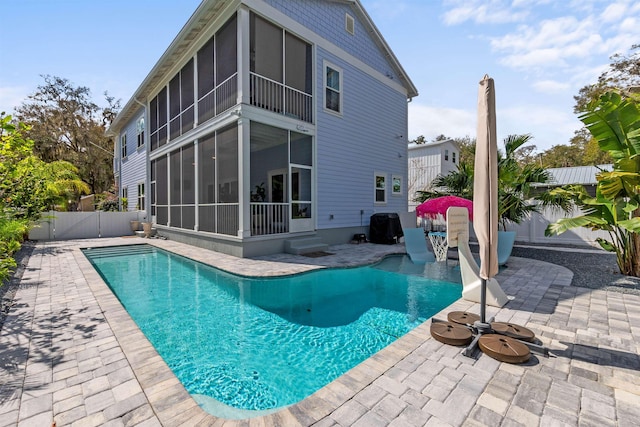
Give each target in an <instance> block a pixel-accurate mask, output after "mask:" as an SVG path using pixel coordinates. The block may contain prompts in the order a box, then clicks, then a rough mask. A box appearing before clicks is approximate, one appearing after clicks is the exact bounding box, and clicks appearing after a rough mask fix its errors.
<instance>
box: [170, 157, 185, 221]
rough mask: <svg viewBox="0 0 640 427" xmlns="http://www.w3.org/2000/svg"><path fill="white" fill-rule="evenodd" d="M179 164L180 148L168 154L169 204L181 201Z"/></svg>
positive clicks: (176, 203)
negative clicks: (169, 177)
mask: <svg viewBox="0 0 640 427" xmlns="http://www.w3.org/2000/svg"><path fill="white" fill-rule="evenodd" d="M180 164H181V161H180V150H176V151H174V152H173V153H171V155H170V156H169V171H170V172H171V175H170V176H171V191H170V193H169V201H170V204H171V205H179V204H180V203H181V201H182V194H181V188H180V181H181V180H180V174H181V172H180ZM172 214H173V211H172ZM171 222H172V223H173V217H172V218H171Z"/></svg>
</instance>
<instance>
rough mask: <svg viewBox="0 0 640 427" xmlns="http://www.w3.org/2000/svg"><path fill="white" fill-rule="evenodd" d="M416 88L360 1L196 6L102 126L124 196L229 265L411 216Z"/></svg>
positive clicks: (176, 235)
mask: <svg viewBox="0 0 640 427" xmlns="http://www.w3.org/2000/svg"><path fill="white" fill-rule="evenodd" d="M415 96H417V90H416V88H415V87H414V85H413V83H412V82H411V80H410V79H409V77H408V76H407V74H406V73H405V71H404V70H403V68H402V67H401V66H400V64H399V63H398V60H397V59H396V57H395V56H394V54H393V52H392V51H391V49H390V48H389V46H388V45H387V43H386V42H385V40H384V39H383V37H382V35H381V34H380V33H379V31H378V29H377V28H376V26H375V25H374V24H373V22H372V21H371V19H370V17H369V15H368V14H367V12H366V11H365V10H364V8H363V7H362V5H361V4H360V1H358V0H297V1H290V0H204V1H203V2H202V3H201V4H200V6H199V7H198V8H197V10H196V11H195V12H194V14H193V15H192V17H191V18H190V19H189V21H188V22H187V23H186V24H185V26H184V27H183V28H182V30H181V31H180V33H179V34H178V35H177V37H176V38H175V39H174V41H173V42H172V43H171V45H170V46H169V47H168V48H167V50H166V52H165V53H164V54H163V55H162V57H161V58H160V59H159V61H158V62H157V64H156V65H155V66H154V67H153V69H152V70H151V71H150V73H149V75H148V76H147V77H146V78H145V80H144V81H143V82H142V84H141V85H140V86H139V88H138V89H137V90H136V91H135V93H134V95H133V97H132V98H131V100H129V101H128V102H127V104H126V105H125V106H124V108H123V110H122V111H121V112H120V114H119V115H118V117H117V118H116V119H115V121H114V122H113V124H112V125H111V127H110V129H109V132H110V134H111V135H113V138H114V142H115V147H116V148H115V153H116V159H115V171H116V176H117V180H118V183H119V186H120V195H121V196H126V197H127V199H128V207H129V209H134V208H136V207H137V208H139V209H145V210H146V211H147V212H149V213H150V217H151V218H152V221H153V223H154V226H155V227H156V228H157V229H158V232H159V233H160V234H162V235H165V236H167V237H169V238H171V239H174V240H178V241H183V242H187V243H191V244H194V245H199V246H202V247H207V248H211V249H214V250H217V251H221V252H225V253H230V254H233V255H237V256H245V257H246V256H255V255H260V254H267V253H277V252H282V251H283V250H284V247H285V241H287V240H291V239H295V238H299V237H308V236H314V237H317V238H319V239H321V241H322V242H324V243H326V244H336V243H345V242H348V241H349V240H350V239H351V238H352V237H353V235H354V234H356V233H362V232H363V229H366V226H367V225H368V223H369V218H370V216H371V215H372V214H374V213H380V212H406V211H407V143H406V140H407V138H406V135H407V103H408V101H410V100H411V98H413V97H415Z"/></svg>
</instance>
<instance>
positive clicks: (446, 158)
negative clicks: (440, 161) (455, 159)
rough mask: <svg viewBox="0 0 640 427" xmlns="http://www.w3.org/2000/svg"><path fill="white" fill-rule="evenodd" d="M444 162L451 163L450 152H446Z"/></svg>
mask: <svg viewBox="0 0 640 427" xmlns="http://www.w3.org/2000/svg"><path fill="white" fill-rule="evenodd" d="M444 161H445V162H448V161H449V150H444Z"/></svg>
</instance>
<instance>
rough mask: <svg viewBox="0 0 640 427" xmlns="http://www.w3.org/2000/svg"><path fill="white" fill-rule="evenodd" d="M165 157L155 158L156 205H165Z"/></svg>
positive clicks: (166, 200)
mask: <svg viewBox="0 0 640 427" xmlns="http://www.w3.org/2000/svg"><path fill="white" fill-rule="evenodd" d="M167 184H168V181H167V158H166V157H164V156H163V157H161V158H159V159H158V160H156V195H157V198H158V203H157V204H158V205H167V204H168V203H167V202H168V199H167Z"/></svg>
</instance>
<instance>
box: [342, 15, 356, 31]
mask: <svg viewBox="0 0 640 427" xmlns="http://www.w3.org/2000/svg"><path fill="white" fill-rule="evenodd" d="M344 18H345V19H344V21H345V22H344V25H345V29H346V30H347V33H349V34H351V35H354V34H355V32H356V30H355V21H354V19H353V16H351V15H349V14H348V13H347V14H345V17H344Z"/></svg>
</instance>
